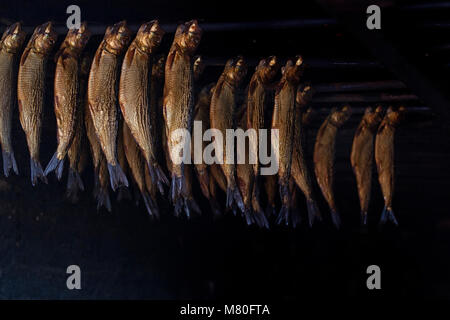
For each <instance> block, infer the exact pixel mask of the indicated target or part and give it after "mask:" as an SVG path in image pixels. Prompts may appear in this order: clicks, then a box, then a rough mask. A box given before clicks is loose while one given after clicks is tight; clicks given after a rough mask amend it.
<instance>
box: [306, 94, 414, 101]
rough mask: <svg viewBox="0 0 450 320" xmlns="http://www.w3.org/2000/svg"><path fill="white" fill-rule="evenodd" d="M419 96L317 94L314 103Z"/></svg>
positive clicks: (385, 99) (409, 99) (405, 99)
mask: <svg viewBox="0 0 450 320" xmlns="http://www.w3.org/2000/svg"><path fill="white" fill-rule="evenodd" d="M418 99H419V98H418V97H417V96H416V95H414V94H388V93H380V94H371V95H369V94H331V95H322V96H315V97H314V98H313V102H314V103H334V102H344V103H345V102H400V101H414V100H418Z"/></svg>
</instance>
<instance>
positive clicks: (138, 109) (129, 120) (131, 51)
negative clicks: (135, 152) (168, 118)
mask: <svg viewBox="0 0 450 320" xmlns="http://www.w3.org/2000/svg"><path fill="white" fill-rule="evenodd" d="M163 35H164V31H163V30H162V29H161V27H160V25H159V23H158V21H157V20H154V21H151V22H147V23H144V24H143V25H142V26H141V27H140V28H139V31H138V33H137V35H136V38H135V39H134V40H133V42H132V43H131V44H130V46H129V47H128V50H127V52H126V54H125V58H124V62H123V64H122V72H121V74H120V85H119V104H120V109H121V110H122V114H123V117H124V120H125V122H126V124H127V126H128V128H129V129H130V131H131V134H132V135H133V137H134V139H135V140H136V143H137V144H138V146H139V148H140V149H141V150H142V152H143V155H144V157H145V160H146V162H147V165H148V166H149V173H150V176H151V178H152V181H153V183H156V184H157V185H158V188H159V190H160V192H161V194H163V193H164V188H163V187H164V185H168V184H169V181H168V180H167V178H166V176H165V175H164V172H163V171H162V169H161V168H160V167H159V164H158V162H157V160H156V153H157V152H158V148H157V145H156V144H155V143H154V142H155V141H154V140H153V139H152V136H151V133H152V130H151V125H152V120H151V118H150V117H151V115H152V113H151V111H150V112H149V106H150V104H149V101H150V100H149V95H148V93H149V73H150V75H151V69H150V65H151V60H152V55H153V53H154V51H155V50H156V49H157V48H158V47H159V44H160V43H161V40H162V37H163Z"/></svg>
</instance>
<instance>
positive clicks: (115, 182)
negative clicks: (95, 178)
mask: <svg viewBox="0 0 450 320" xmlns="http://www.w3.org/2000/svg"><path fill="white" fill-rule="evenodd" d="M108 172H109V179H110V182H111V188H112V189H113V191H116V189H117V188H118V187H121V186H125V187H128V179H127V176H126V175H125V173H124V172H123V170H122V168H121V167H120V164H116V165H115V166H113V165H112V164H109V163H108Z"/></svg>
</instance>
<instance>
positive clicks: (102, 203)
mask: <svg viewBox="0 0 450 320" xmlns="http://www.w3.org/2000/svg"><path fill="white" fill-rule="evenodd" d="M101 207H105V208H106V210H108V211H109V212H111V210H112V208H111V200H110V198H109V191H108V189H107V188H106V189H105V188H102V187H100V188H99V190H98V193H97V211H98V210H100V208H101Z"/></svg>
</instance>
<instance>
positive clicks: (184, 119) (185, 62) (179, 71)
mask: <svg viewBox="0 0 450 320" xmlns="http://www.w3.org/2000/svg"><path fill="white" fill-rule="evenodd" d="M201 35H202V30H201V28H200V27H199V25H198V22H197V21H196V20H192V21H189V22H186V23H185V24H182V25H180V26H178V28H177V31H176V33H175V38H174V41H173V43H172V47H171V48H170V51H169V55H168V57H167V60H166V66H165V75H164V97H163V110H164V112H163V113H164V121H165V133H166V141H167V143H168V150H169V154H170V157H171V159H172V152H175V151H176V150H177V144H178V143H179V141H178V140H179V139H176V137H173V136H172V134H173V133H174V132H175V131H176V130H177V129H185V130H188V131H189V132H190V131H191V127H192V120H193V117H192V114H193V108H194V96H193V95H194V86H193V81H194V76H193V63H192V56H193V54H194V52H195V50H196V49H197V46H198V44H199V42H200V39H201ZM171 162H172V163H173V162H174V161H173V159H172V161H171ZM185 189H186V187H185V181H184V165H183V163H181V164H176V165H174V166H173V167H172V182H171V199H172V202H174V203H175V202H176V201H177V199H178V198H180V197H185V195H186V194H185Z"/></svg>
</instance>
